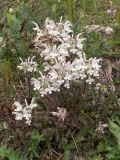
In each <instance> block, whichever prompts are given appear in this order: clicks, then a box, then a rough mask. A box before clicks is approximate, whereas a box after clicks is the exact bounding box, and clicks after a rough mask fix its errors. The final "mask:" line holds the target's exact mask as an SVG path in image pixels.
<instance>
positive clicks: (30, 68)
mask: <svg viewBox="0 0 120 160" xmlns="http://www.w3.org/2000/svg"><path fill="white" fill-rule="evenodd" d="M34 58H35V57H34V56H33V57H32V58H30V57H28V59H26V60H25V61H23V60H22V59H21V58H20V60H21V63H20V65H19V66H18V69H19V70H21V71H23V72H24V73H27V72H35V71H37V66H38V64H37V63H36V62H34V61H33V60H34Z"/></svg>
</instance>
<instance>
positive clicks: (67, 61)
mask: <svg viewBox="0 0 120 160" xmlns="http://www.w3.org/2000/svg"><path fill="white" fill-rule="evenodd" d="M33 23H34V24H35V28H33V29H34V30H35V31H37V36H36V37H35V39H34V44H35V48H36V50H37V52H38V53H39V54H40V57H41V58H42V59H43V62H44V63H43V65H44V71H43V73H42V72H40V71H39V73H40V76H39V77H37V78H35V77H33V78H32V80H31V83H32V84H33V86H34V90H37V91H39V93H40V95H41V96H44V95H46V94H51V93H52V92H53V91H60V87H61V86H64V87H66V88H68V89H69V88H70V84H71V81H75V80H83V79H84V80H85V81H86V82H87V83H88V84H92V83H94V82H95V78H97V77H99V71H100V68H101V66H100V64H99V62H100V59H97V58H90V59H86V56H85V53H84V51H83V45H84V41H85V38H83V37H82V34H81V33H79V34H78V35H77V36H75V35H73V30H72V29H71V26H72V24H71V23H70V22H69V21H66V22H65V23H63V22H62V19H61V20H60V22H59V23H55V22H54V21H53V20H50V19H48V18H47V19H46V21H45V28H44V29H43V30H41V29H40V28H39V26H38V25H37V24H36V23H35V22H33Z"/></svg>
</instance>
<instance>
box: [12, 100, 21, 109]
mask: <svg viewBox="0 0 120 160" xmlns="http://www.w3.org/2000/svg"><path fill="white" fill-rule="evenodd" d="M13 106H15V107H16V109H15V110H14V111H16V112H17V111H22V105H21V104H20V103H19V102H17V101H15V102H14V104H13Z"/></svg>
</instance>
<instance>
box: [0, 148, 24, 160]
mask: <svg viewBox="0 0 120 160" xmlns="http://www.w3.org/2000/svg"><path fill="white" fill-rule="evenodd" d="M0 157H2V158H7V159H8V160H22V158H21V156H20V153H19V152H18V151H15V150H13V149H12V148H7V146H2V147H0Z"/></svg>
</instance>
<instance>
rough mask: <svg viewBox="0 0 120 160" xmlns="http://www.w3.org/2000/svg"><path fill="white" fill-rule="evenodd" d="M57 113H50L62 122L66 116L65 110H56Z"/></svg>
mask: <svg viewBox="0 0 120 160" xmlns="http://www.w3.org/2000/svg"><path fill="white" fill-rule="evenodd" d="M57 110H58V111H57V112H51V113H52V115H53V116H57V117H58V118H59V120H62V121H64V120H65V117H66V116H67V110H66V109H65V108H59V107H58V108H57Z"/></svg>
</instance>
